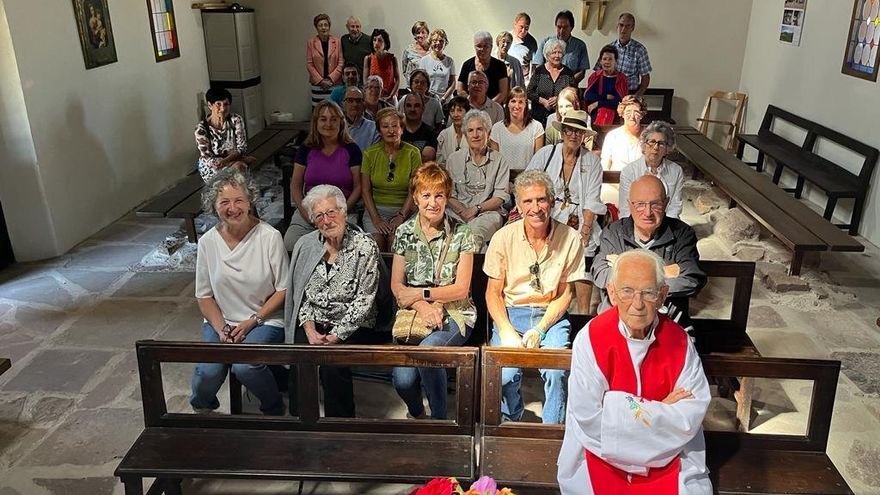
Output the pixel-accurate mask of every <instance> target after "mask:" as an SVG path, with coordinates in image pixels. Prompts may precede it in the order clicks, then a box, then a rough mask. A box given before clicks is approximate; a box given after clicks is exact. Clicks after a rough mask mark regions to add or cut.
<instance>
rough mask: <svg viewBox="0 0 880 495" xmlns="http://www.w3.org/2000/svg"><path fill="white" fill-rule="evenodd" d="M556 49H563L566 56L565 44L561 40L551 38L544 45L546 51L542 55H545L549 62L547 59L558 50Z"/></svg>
mask: <svg viewBox="0 0 880 495" xmlns="http://www.w3.org/2000/svg"><path fill="white" fill-rule="evenodd" d="M556 47H559V48H562V53H563V55H564V54H565V42H564V41H562V40H561V39H559V38H550V39H549V40H547V42H546V43H544V49H543V50H542V52H541V53H543V54H544V60H547V57H549V56H550V54H551V53H552V52H553V50H555V49H556Z"/></svg>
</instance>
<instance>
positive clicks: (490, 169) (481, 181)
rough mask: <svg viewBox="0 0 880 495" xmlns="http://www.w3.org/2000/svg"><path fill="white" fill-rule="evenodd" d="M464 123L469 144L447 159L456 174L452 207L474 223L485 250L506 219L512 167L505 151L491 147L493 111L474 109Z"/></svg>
mask: <svg viewBox="0 0 880 495" xmlns="http://www.w3.org/2000/svg"><path fill="white" fill-rule="evenodd" d="M461 126H462V129H463V132H464V139H465V141H466V143H467V146H466V147H465V146H462V148H461V149H460V150H458V151H455V152H453V153H452V154H451V155H449V159H448V160H447V162H446V169H447V170H449V175H450V176H451V177H452V193H451V194H450V197H449V210H451V211H450V215H452V216H453V217H454V218H457V219H460V220H462V221H463V222H464V223H466V224H467V225H468V226H469V227H470V229H471V232H473V235H474V244H475V245H476V247H477V250H478V251H481V250H482V249H483V248H484V245H485V243H486V242H488V241H489V239H490V238H491V237H492V234H494V233H495V231H496V230H498V229H499V228H501V225H502V224H503V223H504V217H503V216H502V205H504V202H505V201H507V199H508V198H509V197H510V195H509V193H508V192H507V189H508V182H509V181H510V169H509V168H508V166H507V160H505V158H504V155H502V154H501V153H499V152H498V151H495V150H493V149H492V148H490V147H489V132H490V131H491V129H492V120H491V119H490V118H489V114H487V113H486V112H484V111H482V110H470V111H468V113H466V114H465V116H464V119H462V124H461Z"/></svg>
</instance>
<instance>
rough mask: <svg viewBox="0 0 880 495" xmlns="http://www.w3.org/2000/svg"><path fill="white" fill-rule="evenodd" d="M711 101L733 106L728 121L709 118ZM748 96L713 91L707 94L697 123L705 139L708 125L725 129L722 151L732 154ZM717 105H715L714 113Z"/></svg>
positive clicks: (707, 133)
mask: <svg viewBox="0 0 880 495" xmlns="http://www.w3.org/2000/svg"><path fill="white" fill-rule="evenodd" d="M712 100H721V101H729V102H732V104H733V105H734V109H733V114H732V115H731V117H730V120H719V119H712V118H710V117H711V115H712ZM747 100H748V96H747V95H746V94H745V93H725V92H724V91H714V92H712V93H709V97H708V98H707V99H706V106H704V107H703V115H702V116H701V117H700V118H698V119H697V122H699V130H700V133H702V134H703V135H705V136H706V137H709V138H711V136H709V124H717V125H723V126H725V127H726V130H725V132H726V133H725V135H724V142H723V143H722V144H721V145H722V146H723V147H724V149H726V150H727V151H729V152H731V153H733V152H734V151H736V147H737V138H736V136H737V134H738V133H739V131H740V128H741V127H742V116H743V109H745V106H746V101H747ZM717 107H718V105H716V111H717V109H718V108H717Z"/></svg>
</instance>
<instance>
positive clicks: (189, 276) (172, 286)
mask: <svg viewBox="0 0 880 495" xmlns="http://www.w3.org/2000/svg"><path fill="white" fill-rule="evenodd" d="M195 279H196V277H195V274H193V273H187V272H171V273H149V272H142V273H135V274H134V276H132V277H131V278H130V279H129V280H128V281H127V282H125V284H124V285H123V286H122V287H120V288H119V289H118V290H117V291H116V292H115V293H113V297H167V296H179V295H181V293H182V292H183V290H184V289H185V288H187V287H188V286H189V285H190V284H192V283H194V282H195ZM188 295H190V296H192V294H188ZM194 300H195V296H193V301H194Z"/></svg>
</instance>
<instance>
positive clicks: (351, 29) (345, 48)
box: [342, 16, 373, 79]
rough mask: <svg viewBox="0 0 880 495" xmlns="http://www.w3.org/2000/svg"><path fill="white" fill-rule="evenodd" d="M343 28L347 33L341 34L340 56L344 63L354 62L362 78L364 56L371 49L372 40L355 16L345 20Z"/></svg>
mask: <svg viewBox="0 0 880 495" xmlns="http://www.w3.org/2000/svg"><path fill="white" fill-rule="evenodd" d="M345 29H347V30H348V34H346V35H344V36H342V58H344V59H345V63H347V64H354V66H355V67H356V68H357V71H358V75H359V76H360V78H361V79H363V77H364V75H363V74H361V72H362V71H363V70H364V69H363V67H364V58H365V57H366V56H367V55H369V54H370V53H371V52H372V51H373V41H372V40H371V39H370V37H369V36H366V35H365V34H364V31H363V29H362V28H361V21H360V19H358V18H357V17H355V16H351V17H349V18H348V20H347V21H345Z"/></svg>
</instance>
